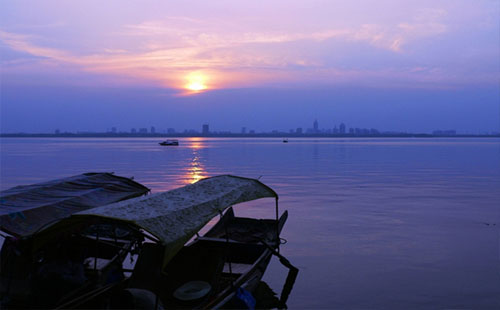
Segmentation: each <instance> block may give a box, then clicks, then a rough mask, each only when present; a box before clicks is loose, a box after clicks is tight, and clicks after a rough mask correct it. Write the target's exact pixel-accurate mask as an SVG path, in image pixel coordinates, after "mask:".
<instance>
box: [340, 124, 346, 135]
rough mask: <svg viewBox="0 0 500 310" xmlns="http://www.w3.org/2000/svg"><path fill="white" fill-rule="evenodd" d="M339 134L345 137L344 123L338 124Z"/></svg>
mask: <svg viewBox="0 0 500 310" xmlns="http://www.w3.org/2000/svg"><path fill="white" fill-rule="evenodd" d="M339 133H340V134H342V135H345V124H344V123H342V124H340V126H339Z"/></svg>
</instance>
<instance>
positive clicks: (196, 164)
mask: <svg viewBox="0 0 500 310" xmlns="http://www.w3.org/2000/svg"><path fill="white" fill-rule="evenodd" d="M186 143H187V147H189V148H191V149H192V156H191V164H190V166H188V169H187V171H186V175H185V177H184V179H185V180H186V183H187V184H192V183H195V182H197V181H199V180H201V179H203V178H206V177H208V175H207V174H206V172H205V169H204V166H203V163H202V160H201V154H200V150H201V149H203V148H204V144H203V140H202V139H201V138H187V139H186Z"/></svg>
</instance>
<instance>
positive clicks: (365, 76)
mask: <svg viewBox="0 0 500 310" xmlns="http://www.w3.org/2000/svg"><path fill="white" fill-rule="evenodd" d="M0 6H1V7H2V9H1V10H0V53H1V54H0V56H1V59H0V61H1V94H0V96H1V110H0V112H1V115H0V121H1V124H0V128H1V131H2V132H5V133H8V132H21V131H22V132H52V131H53V130H54V129H56V128H59V129H61V130H63V131H66V130H67V131H86V130H92V131H105V130H107V129H109V128H111V127H118V130H120V131H129V130H130V128H132V127H136V128H137V127H148V128H149V127H150V126H155V127H156V128H157V129H158V130H159V131H162V130H164V129H167V128H169V127H174V128H176V129H178V130H183V129H190V128H193V129H197V130H199V129H200V128H201V124H202V123H209V124H210V126H211V129H213V130H232V131H239V130H240V128H241V127H243V126H245V127H247V128H249V129H256V130H257V131H260V130H266V131H268V130H273V129H278V130H286V131H288V130H289V129H292V128H297V127H304V128H308V127H311V126H312V122H313V121H314V119H318V121H319V124H320V127H321V128H332V127H333V126H334V125H338V124H339V123H340V122H345V123H346V124H347V125H348V126H349V127H351V126H352V127H375V128H378V129H380V130H403V131H414V132H415V131H417V132H430V131H432V130H435V129H457V130H459V131H460V132H466V133H480V132H486V131H488V132H489V131H499V130H500V128H499V123H500V121H499V119H500V17H499V16H500V1H494V0H492V1H479V0H477V1H470V0H466V1H459V0H450V1H436V0H433V1H425V0H424V1H422V0H420V1H399V0H396V1H380V0H378V1H369V0H365V1H290V0H288V1H272V2H271V1H245V2H244V1H168V2H167V1H126V2H124V1H110V0H107V1H90V0H85V1H22V0H21V1H5V0H0ZM189 88H192V89H202V90H200V91H193V90H190V89H189Z"/></svg>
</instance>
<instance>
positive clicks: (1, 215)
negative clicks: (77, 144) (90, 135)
mask: <svg viewBox="0 0 500 310" xmlns="http://www.w3.org/2000/svg"><path fill="white" fill-rule="evenodd" d="M148 191H149V189H148V188H147V187H145V186H143V185H141V184H139V183H137V182H135V181H133V180H132V179H129V178H125V177H120V176H116V175H114V174H112V173H84V174H80V175H75V176H72V177H68V178H63V179H57V180H53V181H49V182H43V183H37V184H33V185H26V186H16V187H13V188H11V189H8V190H5V191H2V192H0V229H1V230H2V231H5V232H7V233H9V234H11V235H13V236H16V237H26V236H30V235H32V234H34V233H35V232H37V231H38V230H40V229H41V228H43V227H45V226H46V225H48V224H50V223H54V222H56V221H58V220H61V219H63V218H66V217H69V216H70V215H71V214H74V213H77V212H80V211H83V210H86V209H89V208H95V207H99V206H103V205H107V204H110V203H114V202H117V201H121V200H125V199H129V198H134V197H137V196H141V195H144V194H146V193H147V192H148Z"/></svg>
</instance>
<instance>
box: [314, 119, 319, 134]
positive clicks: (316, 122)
mask: <svg viewBox="0 0 500 310" xmlns="http://www.w3.org/2000/svg"><path fill="white" fill-rule="evenodd" d="M313 130H314V132H315V133H316V132H319V129H318V120H317V119H315V120H314V123H313Z"/></svg>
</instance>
